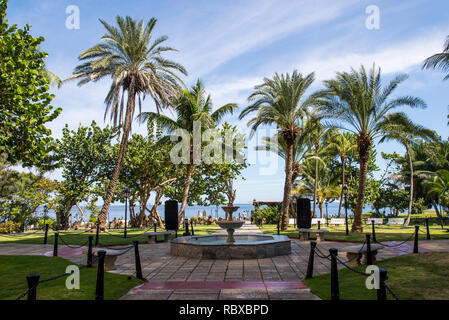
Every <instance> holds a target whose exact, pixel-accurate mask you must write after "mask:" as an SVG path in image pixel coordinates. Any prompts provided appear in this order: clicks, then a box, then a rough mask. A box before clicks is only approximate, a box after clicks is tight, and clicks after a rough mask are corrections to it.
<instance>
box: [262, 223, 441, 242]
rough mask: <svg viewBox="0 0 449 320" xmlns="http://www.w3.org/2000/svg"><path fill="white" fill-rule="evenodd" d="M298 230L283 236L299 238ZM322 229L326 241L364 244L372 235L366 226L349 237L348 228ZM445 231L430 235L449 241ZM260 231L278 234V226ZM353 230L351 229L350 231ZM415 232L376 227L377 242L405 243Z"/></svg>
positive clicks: (436, 230)
mask: <svg viewBox="0 0 449 320" xmlns="http://www.w3.org/2000/svg"><path fill="white" fill-rule="evenodd" d="M296 229H297V228H294V227H293V226H289V227H288V230H287V231H281V232H280V233H281V234H282V235H286V236H288V237H298V235H299V234H298V231H297V230H296ZM312 229H317V226H313V227H312ZM321 229H324V230H329V232H328V233H326V236H325V237H326V240H345V241H354V242H363V241H365V239H366V236H365V234H367V233H372V230H371V226H370V225H369V226H368V225H365V226H364V228H363V233H353V232H349V235H346V232H345V230H346V227H345V226H329V227H326V226H321ZM446 229H447V227H445V229H441V227H438V226H436V225H435V226H431V227H430V235H431V238H432V236H433V238H432V239H449V232H447V231H446ZM260 230H261V231H262V232H263V233H266V234H277V225H273V224H271V225H270V224H269V225H263V226H261V227H260ZM349 230H351V229H349ZM425 231H426V228H425V227H424V226H421V227H420V232H419V239H420V240H426V233H425ZM414 232H415V227H414V226H409V227H402V226H386V225H382V226H376V239H377V241H380V242H382V241H404V240H407V239H409V238H410V237H411V235H412V234H413V233H414Z"/></svg>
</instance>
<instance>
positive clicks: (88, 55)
mask: <svg viewBox="0 0 449 320" xmlns="http://www.w3.org/2000/svg"><path fill="white" fill-rule="evenodd" d="M156 21H157V20H156V19H155V18H151V19H150V21H149V22H148V23H146V24H145V23H144V21H143V20H140V21H137V20H134V19H132V18H131V17H126V18H122V17H119V16H118V17H117V18H116V22H117V25H118V27H115V26H112V25H110V24H108V23H106V22H105V21H103V20H100V22H101V23H102V24H103V26H104V27H105V29H106V33H105V35H103V36H102V37H101V42H100V43H99V44H97V45H95V46H93V47H92V48H90V49H87V50H86V51H84V52H82V53H81V54H80V56H79V60H80V61H82V62H83V63H82V64H80V65H79V66H77V67H76V69H75V71H74V73H73V75H72V76H71V77H70V78H69V79H67V80H71V79H80V82H79V83H78V85H79V86H82V85H85V84H86V83H89V82H91V81H94V82H95V81H99V80H101V79H103V78H106V77H111V78H112V85H111V88H110V90H109V92H108V94H107V96H106V99H105V104H106V112H105V118H106V116H107V114H108V113H109V114H110V118H111V121H113V123H114V125H123V129H122V130H123V133H122V139H121V143H120V151H119V154H118V158H117V162H116V165H115V169H114V171H113V173H112V177H111V180H110V182H109V185H108V188H107V191H106V197H105V200H104V205H103V208H102V209H101V212H100V214H99V222H100V223H101V225H102V226H104V224H105V222H106V216H107V212H108V210H109V205H110V203H111V200H112V198H113V195H114V190H115V187H116V185H117V181H118V177H119V173H120V169H121V167H122V164H123V158H124V156H125V152H126V145H127V142H128V137H129V133H130V130H131V123H132V119H133V116H134V112H135V107H136V100H138V105H139V111H141V105H142V99H145V97H146V96H150V97H151V98H152V100H153V101H154V103H155V105H156V108H157V109H158V110H159V109H161V108H163V107H166V106H168V104H169V102H170V100H171V97H173V96H176V95H177V93H178V92H179V87H180V84H182V81H181V79H180V78H179V76H178V75H177V73H182V74H185V75H186V74H187V72H186V71H185V69H184V67H182V66H181V65H180V64H178V63H175V62H172V61H170V60H167V59H165V58H164V57H163V56H162V54H163V53H165V52H170V51H175V49H173V48H170V47H167V46H163V45H161V44H162V43H163V42H164V41H166V40H167V37H166V36H162V37H159V38H157V39H154V40H153V35H152V32H153V29H154V26H155V25H156ZM125 99H127V103H126V106H125Z"/></svg>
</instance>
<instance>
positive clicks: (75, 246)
mask: <svg viewBox="0 0 449 320" xmlns="http://www.w3.org/2000/svg"><path fill="white" fill-rule="evenodd" d="M59 240H61V242H62V243H63V244H64V245H66V246H67V247H69V248H71V249H78V248H81V247H84V246H86V245H87V244H88V243H89V239H87V241H86V242H84V243H83V244H81V245H71V244H68V243H67V242H65V241H64V239H63V238H62V237H61V235H60V236H59Z"/></svg>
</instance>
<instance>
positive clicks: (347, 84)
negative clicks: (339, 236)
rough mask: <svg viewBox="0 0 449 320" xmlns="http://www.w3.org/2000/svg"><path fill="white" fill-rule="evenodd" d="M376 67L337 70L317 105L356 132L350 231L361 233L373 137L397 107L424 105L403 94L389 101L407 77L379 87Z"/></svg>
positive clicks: (339, 125)
mask: <svg viewBox="0 0 449 320" xmlns="http://www.w3.org/2000/svg"><path fill="white" fill-rule="evenodd" d="M380 74H381V72H380V69H377V68H376V66H375V65H374V66H373V68H372V69H371V70H370V72H369V73H368V72H367V71H366V70H365V67H363V66H362V67H361V69H360V71H358V72H357V71H356V70H354V69H351V72H343V73H341V72H339V73H337V76H336V79H333V80H328V81H324V85H325V87H326V89H325V90H323V91H322V92H321V93H320V94H321V105H322V106H323V110H324V112H325V113H326V115H327V117H329V118H334V119H337V120H339V121H340V122H341V123H340V124H334V125H335V126H336V127H342V128H344V129H346V130H348V131H352V132H354V133H355V134H356V135H357V151H358V155H359V160H360V176H359V189H358V193H357V206H356V209H355V212H354V222H353V225H352V231H353V232H362V231H363V227H362V210H363V207H364V197H365V190H366V177H367V171H368V161H369V155H370V150H371V147H372V146H373V143H374V140H375V139H376V138H379V137H382V136H384V135H385V134H386V130H385V126H386V125H387V124H388V119H391V120H392V121H393V120H394V119H395V118H394V117H391V116H390V117H387V116H388V115H390V114H391V112H392V110H394V109H396V108H398V107H400V106H410V107H413V108H415V107H421V108H425V107H426V104H425V103H424V101H423V100H421V99H420V98H416V97H411V96H404V97H398V98H394V99H391V100H389V97H390V96H391V94H392V93H393V92H394V90H395V89H396V88H397V86H398V85H399V84H400V83H402V82H403V81H404V80H406V79H407V76H405V75H400V76H397V77H396V78H395V79H393V80H392V81H391V82H390V83H389V84H388V85H386V86H382V81H381V75H380Z"/></svg>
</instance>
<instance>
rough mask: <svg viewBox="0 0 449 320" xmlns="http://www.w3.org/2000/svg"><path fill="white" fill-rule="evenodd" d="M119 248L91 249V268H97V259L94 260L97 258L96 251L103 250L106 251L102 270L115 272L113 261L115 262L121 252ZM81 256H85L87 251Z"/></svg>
mask: <svg viewBox="0 0 449 320" xmlns="http://www.w3.org/2000/svg"><path fill="white" fill-rule="evenodd" d="M119 248H120V247H117V249H118V250H111V249H103V248H94V249H92V257H93V262H92V266H93V267H97V266H98V259H95V258H96V257H98V251H100V250H104V251H106V255H105V256H104V269H105V270H106V271H109V270H115V261H116V260H117V257H118V256H119V255H120V253H121V252H122V251H120V250H119ZM83 254H85V255H87V254H88V250H84V251H83Z"/></svg>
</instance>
